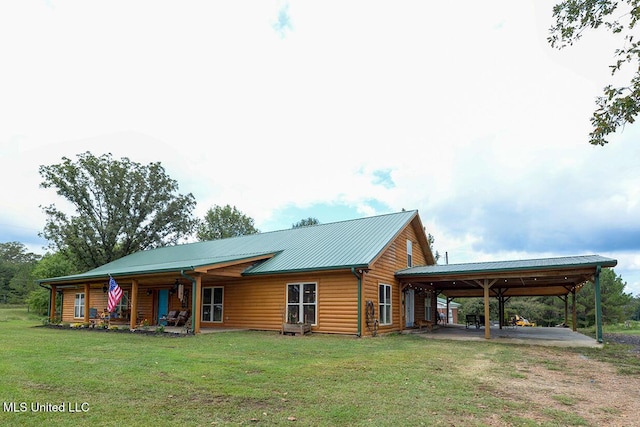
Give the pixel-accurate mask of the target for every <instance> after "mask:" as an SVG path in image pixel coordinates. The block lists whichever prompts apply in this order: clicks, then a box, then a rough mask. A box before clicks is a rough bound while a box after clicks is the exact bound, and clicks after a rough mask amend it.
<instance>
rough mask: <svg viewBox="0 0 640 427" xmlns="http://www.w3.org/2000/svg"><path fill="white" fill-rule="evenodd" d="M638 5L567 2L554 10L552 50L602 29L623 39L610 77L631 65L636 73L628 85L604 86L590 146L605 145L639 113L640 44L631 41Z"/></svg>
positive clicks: (628, 0) (629, 0)
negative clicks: (585, 34)
mask: <svg viewBox="0 0 640 427" xmlns="http://www.w3.org/2000/svg"><path fill="white" fill-rule="evenodd" d="M639 3H640V1H638V0H624V1H611V0H566V1H564V2H562V3H559V4H557V5H556V6H554V8H553V17H554V18H555V19H556V24H555V25H553V26H552V27H551V28H550V30H549V31H550V34H551V35H550V36H549V37H548V41H549V43H550V44H551V46H553V47H555V48H558V49H562V48H564V47H566V46H569V45H572V44H573V43H575V42H576V41H577V40H579V39H580V38H581V36H582V33H583V32H584V31H585V30H586V29H589V28H591V29H599V28H604V29H605V30H607V31H610V32H611V33H613V34H620V35H622V36H623V46H622V47H620V48H619V49H616V50H615V52H614V58H615V62H614V63H613V64H611V65H609V68H610V69H611V74H612V75H614V74H616V73H617V72H618V71H620V70H621V69H622V67H623V66H624V65H625V64H631V66H632V67H634V70H635V74H634V76H633V77H632V78H631V81H630V82H629V84H628V85H626V86H619V87H616V86H613V85H607V86H606V87H605V88H604V90H603V92H604V94H603V95H602V96H599V97H598V98H597V100H596V110H595V111H594V113H593V115H592V117H591V125H592V131H591V132H590V133H589V142H590V143H591V144H593V145H604V144H606V143H607V142H608V141H607V139H606V137H607V136H608V135H609V134H611V133H613V132H615V131H616V130H617V129H619V128H623V127H624V126H625V125H626V124H627V123H633V122H635V119H636V116H637V115H638V113H639V112H640V42H638V41H637V40H636V39H635V38H634V36H635V26H636V23H637V22H638V18H640V6H638V4H639Z"/></svg>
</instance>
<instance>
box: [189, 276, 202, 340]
mask: <svg viewBox="0 0 640 427" xmlns="http://www.w3.org/2000/svg"><path fill="white" fill-rule="evenodd" d="M193 285H194V286H193V287H194V288H195V289H194V291H193V292H194V295H193V305H194V306H193V307H192V310H191V313H192V315H191V316H192V323H193V325H192V327H193V333H194V334H199V333H200V320H201V318H202V313H201V312H200V311H201V308H202V276H200V275H198V276H197V277H196V280H195V281H194V283H193Z"/></svg>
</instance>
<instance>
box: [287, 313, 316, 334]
mask: <svg viewBox="0 0 640 427" xmlns="http://www.w3.org/2000/svg"><path fill="white" fill-rule="evenodd" d="M307 332H311V324H309V323H307V322H299V321H298V316H297V314H296V313H289V316H288V318H287V321H286V322H283V323H282V333H283V334H284V335H286V334H292V335H295V334H301V335H304V334H306V333H307Z"/></svg>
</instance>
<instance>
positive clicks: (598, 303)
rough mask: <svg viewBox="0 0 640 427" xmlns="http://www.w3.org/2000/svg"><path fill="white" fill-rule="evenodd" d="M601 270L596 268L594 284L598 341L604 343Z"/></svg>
mask: <svg viewBox="0 0 640 427" xmlns="http://www.w3.org/2000/svg"><path fill="white" fill-rule="evenodd" d="M600 270H602V267H601V266H599V265H598V266H596V274H595V277H594V284H595V287H596V339H597V340H598V342H599V343H602V303H601V298H600Z"/></svg>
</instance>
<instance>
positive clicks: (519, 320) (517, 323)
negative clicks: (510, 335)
mask: <svg viewBox="0 0 640 427" xmlns="http://www.w3.org/2000/svg"><path fill="white" fill-rule="evenodd" d="M513 324H514V325H515V326H532V327H535V326H536V324H535V323H531V322H529V321H528V320H527V319H525V318H524V317H520V316H518V315H517V314H516V317H514V318H513Z"/></svg>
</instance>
